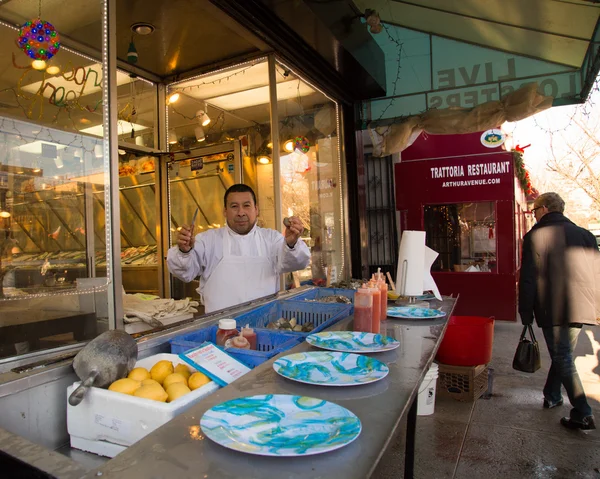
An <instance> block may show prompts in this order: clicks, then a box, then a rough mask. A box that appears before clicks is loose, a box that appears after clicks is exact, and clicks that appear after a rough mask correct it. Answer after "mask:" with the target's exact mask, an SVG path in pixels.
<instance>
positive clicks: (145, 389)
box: [133, 384, 168, 402]
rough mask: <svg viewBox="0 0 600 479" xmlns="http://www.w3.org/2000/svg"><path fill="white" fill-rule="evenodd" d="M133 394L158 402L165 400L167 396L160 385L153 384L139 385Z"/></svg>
mask: <svg viewBox="0 0 600 479" xmlns="http://www.w3.org/2000/svg"><path fill="white" fill-rule="evenodd" d="M133 395H134V396H136V397H139V398H145V399H152V400H154V401H160V402H165V401H166V400H167V397H168V395H167V392H166V391H165V390H164V389H163V388H162V386H160V385H159V386H155V385H152V384H149V385H146V386H142V387H140V388H139V389H137V390H136V391H135V393H133Z"/></svg>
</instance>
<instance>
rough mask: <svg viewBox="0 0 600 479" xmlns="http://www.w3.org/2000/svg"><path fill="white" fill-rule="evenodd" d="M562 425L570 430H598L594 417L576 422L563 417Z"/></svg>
mask: <svg viewBox="0 0 600 479" xmlns="http://www.w3.org/2000/svg"><path fill="white" fill-rule="evenodd" d="M560 423H561V424H562V425H563V426H565V427H567V428H569V429H582V430H583V431H588V430H590V429H596V423H595V422H594V416H587V417H584V418H583V419H582V420H581V421H574V420H573V419H571V418H570V417H563V418H561V420H560Z"/></svg>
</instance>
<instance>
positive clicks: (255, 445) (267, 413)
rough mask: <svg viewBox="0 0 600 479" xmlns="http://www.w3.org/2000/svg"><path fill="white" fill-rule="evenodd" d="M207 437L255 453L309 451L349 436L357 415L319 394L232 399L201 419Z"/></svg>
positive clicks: (334, 444) (332, 447)
mask: <svg viewBox="0 0 600 479" xmlns="http://www.w3.org/2000/svg"><path fill="white" fill-rule="evenodd" d="M200 427H201V428H202V431H203V432H204V434H205V435H206V437H208V438H209V439H212V440H213V441H215V442H216V443H218V444H220V445H222V446H225V447H227V448H229V449H235V450H236V451H241V452H247V453H248V454H257V455H260V456H309V455H313V454H321V453H324V452H328V451H333V450H335V449H339V448H340V447H343V446H345V445H346V444H350V443H351V442H352V441H354V440H355V439H356V438H357V437H358V435H359V434H360V431H361V424H360V420H359V419H358V418H357V417H356V416H355V415H354V414H353V413H352V412H351V411H348V409H346V408H343V407H342V406H338V405H337V404H334V403H331V402H327V401H324V400H322V399H316V398H310V397H304V396H290V395H286V394H269V395H263V396H251V397H244V398H239V399H233V400H231V401H227V402H224V403H221V404H219V405H217V406H214V407H212V408H211V409H209V410H208V411H206V412H205V413H204V415H203V416H202V419H200Z"/></svg>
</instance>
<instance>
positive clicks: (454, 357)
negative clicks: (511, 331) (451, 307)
mask: <svg viewBox="0 0 600 479" xmlns="http://www.w3.org/2000/svg"><path fill="white" fill-rule="evenodd" d="M493 343H494V318H483V317H481V316H452V317H451V318H450V322H449V323H448V327H447V328H446V334H445V335H444V339H443V340H442V343H441V344H440V348H439V349H438V353H437V356H436V359H437V361H438V362H440V363H442V364H448V365H450V366H478V365H479V364H487V363H489V362H490V361H491V359H492V345H493Z"/></svg>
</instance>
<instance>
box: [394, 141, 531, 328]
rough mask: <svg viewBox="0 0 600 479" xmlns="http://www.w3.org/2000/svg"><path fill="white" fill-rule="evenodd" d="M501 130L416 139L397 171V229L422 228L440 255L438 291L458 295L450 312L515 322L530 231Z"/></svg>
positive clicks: (522, 194) (436, 276)
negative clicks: (519, 279) (519, 276)
mask: <svg viewBox="0 0 600 479" xmlns="http://www.w3.org/2000/svg"><path fill="white" fill-rule="evenodd" d="M502 143H503V134H502V133H501V132H500V130H488V131H487V132H480V133H473V134H465V135H421V136H420V137H419V138H418V139H417V140H416V141H415V143H414V144H413V145H412V146H410V147H409V148H407V149H406V150H405V151H403V152H402V154H401V162H400V163H398V164H397V165H396V166H395V178H396V209H397V210H399V211H398V212H399V216H400V226H401V228H402V229H403V230H404V229H407V230H422V231H423V230H424V231H425V232H426V242H427V246H429V247H430V248H432V249H434V250H435V251H437V252H438V253H439V256H438V258H437V260H436V261H435V263H434V264H433V266H432V273H433V278H434V279H435V281H436V283H437V284H438V287H439V289H440V292H441V293H442V294H455V295H456V294H457V293H458V294H460V297H461V299H460V301H459V302H458V304H457V308H456V311H455V314H456V315H464V316H488V317H490V316H493V317H495V318H496V319H500V320H508V321H516V315H517V272H518V269H519V267H520V259H521V243H522V238H523V235H524V234H525V233H526V232H527V230H528V229H529V226H530V224H529V223H530V220H529V219H528V218H527V217H526V215H525V212H526V211H527V203H526V197H525V192H524V191H523V189H522V188H521V185H520V182H519V180H518V179H517V176H516V174H515V159H514V156H513V153H512V152H510V151H506V150H505V147H504V146H503V144H502Z"/></svg>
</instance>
